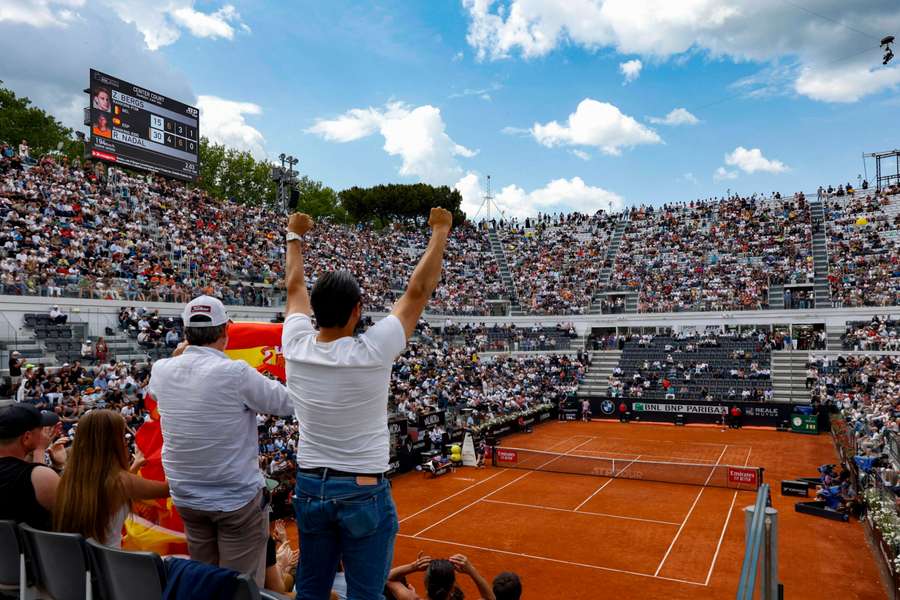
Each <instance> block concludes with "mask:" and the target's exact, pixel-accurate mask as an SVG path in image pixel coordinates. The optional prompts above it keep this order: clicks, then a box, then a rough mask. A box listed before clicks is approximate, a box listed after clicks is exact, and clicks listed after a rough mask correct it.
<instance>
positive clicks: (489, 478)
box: [398, 435, 594, 523]
mask: <svg viewBox="0 0 900 600" xmlns="http://www.w3.org/2000/svg"><path fill="white" fill-rule="evenodd" d="M580 437H588V438H590V439H594V438H593V436H587V435H573V436H572V437H570V438H566V439H564V440H562V441H560V442H557V443H556V444H553V445H552V446H550V448H547V449H548V450H550V449H552V448H555V447H556V446H559V445H560V444H562V443H563V442H571V441H572V440H573V439H575V438H580ZM504 472H505V471H502V470H501V471H497V472H496V473H494V474H493V475H491V476H490V477H485V478H484V479H482V480H481V481H479V482H478V483H473V484H472V485H467V486H466V487H464V488H463V489H461V490H459V491H458V492H456V493H453V494H450V495H449V496H446V497H445V498H442V499H440V500H438V501H437V502H435V503H434V504H431V505H429V506H426V507H425V508H423V509H422V510H420V511H418V512H414V513H413V514H411V515H409V516H408V517H403V518H402V519H400V521H398V522H399V523H403V522H404V521H408V520H409V519H412V518H413V517H417V516H419V515H421V514H422V513H423V512H427V511H429V510H431V509H432V508H434V507H435V506H437V505H438V504H443V503H444V502H446V501H447V500H449V499H450V498H455V497H456V496H459V495H460V494H462V493H464V492H466V491H468V490H471V489H472V488H474V487H477V486H479V485H481V484H482V483H484V482H485V481H490V480H491V479H493V478H494V477H497V476H499V475H500V474H501V473H504Z"/></svg>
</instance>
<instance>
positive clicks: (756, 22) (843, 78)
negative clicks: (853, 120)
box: [462, 0, 900, 102]
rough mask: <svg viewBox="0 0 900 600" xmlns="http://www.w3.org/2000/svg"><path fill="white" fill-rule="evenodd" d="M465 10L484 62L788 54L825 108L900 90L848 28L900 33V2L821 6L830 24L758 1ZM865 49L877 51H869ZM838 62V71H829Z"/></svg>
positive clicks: (550, 0)
mask: <svg viewBox="0 0 900 600" xmlns="http://www.w3.org/2000/svg"><path fill="white" fill-rule="evenodd" d="M823 3H824V4H827V7H826V6H824V5H823ZM462 4H463V7H464V9H465V10H466V11H467V12H468V17H469V26H468V31H467V36H466V40H467V41H468V43H469V45H470V46H471V47H472V48H473V49H474V51H475V56H476V58H477V59H479V60H499V59H505V58H509V57H512V56H515V55H519V56H522V57H524V58H526V59H530V58H535V57H539V56H544V55H546V54H548V53H549V52H552V51H553V50H554V49H556V48H558V47H560V46H564V45H577V46H581V47H583V48H585V49H587V50H590V51H594V50H598V49H603V48H612V49H614V50H615V51H617V52H619V53H621V54H632V55H635V54H636V55H638V56H640V57H642V58H644V57H649V58H652V59H662V60H666V59H670V58H673V57H675V58H676V59H677V58H678V56H679V55H682V56H683V55H685V53H690V52H698V51H699V52H703V53H706V54H707V55H709V56H710V57H712V58H721V57H725V58H729V59H731V60H733V61H735V62H745V61H753V62H758V63H763V64H770V63H775V64H777V63H778V61H779V59H782V58H788V59H790V60H791V61H796V63H797V64H798V65H799V67H800V69H799V70H798V71H797V74H796V75H795V77H796V79H795V80H794V81H795V85H794V88H795V91H796V92H797V93H799V94H802V95H805V96H808V97H810V98H813V99H815V100H821V101H827V102H853V101H855V100H856V99H859V98H861V97H863V96H865V95H868V94H874V93H877V92H879V91H883V90H886V89H892V88H893V87H894V86H897V85H898V78H900V75H898V74H897V71H898V70H900V67H897V66H894V67H891V68H883V67H878V68H872V67H873V65H874V64H876V61H877V60H878V58H879V57H880V55H879V54H878V52H877V48H876V47H875V45H874V44H872V42H873V40H869V41H868V42H867V41H865V40H864V38H863V37H862V36H861V35H860V34H859V33H858V32H855V31H853V30H852V29H851V28H850V27H847V26H845V24H858V25H857V26H861V27H863V28H864V29H865V28H867V27H868V26H869V25H871V24H874V23H877V24H878V26H877V30H876V31H875V32H874V33H875V34H878V35H881V34H882V32H893V31H897V30H900V5H898V4H897V2H896V0H868V1H867V2H824V0H822V2H820V3H819V4H820V5H823V6H822V8H821V10H822V11H823V13H824V14H825V15H827V18H820V17H817V16H815V15H811V14H810V13H809V12H807V11H806V10H804V9H802V8H801V7H799V6H797V5H794V4H793V3H789V2H774V1H770V2H760V1H759V0H679V1H678V2H673V1H672V0H641V1H637V2H636V1H634V0H566V1H565V2H559V1H558V0H462ZM807 4H808V3H807ZM869 28H870V27H869ZM875 39H877V38H875ZM823 40H827V43H823ZM866 44H869V45H871V48H872V51H871V52H865V50H866ZM836 61H840V65H841V66H840V68H830V67H827V65H831V64H834V63H835V62H836ZM823 65H826V66H823ZM885 72H886V73H885Z"/></svg>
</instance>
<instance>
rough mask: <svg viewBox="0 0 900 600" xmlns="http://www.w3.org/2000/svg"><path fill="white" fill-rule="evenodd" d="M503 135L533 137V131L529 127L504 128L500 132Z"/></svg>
mask: <svg viewBox="0 0 900 600" xmlns="http://www.w3.org/2000/svg"><path fill="white" fill-rule="evenodd" d="M500 133H502V134H503V135H531V130H530V129H528V128H527V127H510V126H507V127H504V128H503V129H501V130H500Z"/></svg>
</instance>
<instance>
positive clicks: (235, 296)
mask: <svg viewBox="0 0 900 600" xmlns="http://www.w3.org/2000/svg"><path fill="white" fill-rule="evenodd" d="M9 149H10V148H9V147H7V150H6V152H7V153H8V152H9ZM4 156H5V155H4ZM866 193H867V195H865V196H863V195H860V194H859V193H853V191H852V190H851V193H849V194H845V195H829V194H827V193H825V194H823V195H822V197H823V198H824V199H825V202H826V203H827V205H826V231H827V233H828V236H829V243H830V247H829V261H830V271H831V274H830V282H831V289H832V294H833V297H834V300H835V301H836V302H838V303H842V304H843V305H844V306H884V305H896V304H898V303H900V283H898V281H900V269H898V267H897V264H898V262H900V246H898V244H900V238H898V237H897V236H896V235H894V234H893V233H891V232H893V231H894V230H896V229H897V228H898V227H900V222H898V219H900V214H897V213H894V212H887V211H886V209H888V207H890V206H891V198H892V195H893V194H895V193H896V189H895V188H890V189H887V190H885V191H884V192H882V193H881V194H875V193H874V192H866ZM623 219H625V225H623V226H624V235H623V236H622V238H621V244H620V246H619V249H618V254H617V258H616V259H615V262H614V263H613V262H612V261H611V260H610V259H609V257H608V256H607V252H608V250H609V246H610V243H611V240H612V238H613V233H614V232H615V231H616V228H617V226H619V225H620V224H621V223H622V222H623ZM0 220H2V222H3V223H4V229H3V232H2V233H0V291H2V293H4V294H17V295H45V296H75V297H82V298H112V299H126V300H133V301H157V300H158V301H170V302H185V301H186V300H187V299H189V298H191V297H194V296H196V295H198V294H200V293H207V294H212V295H214V296H216V297H221V298H223V300H224V301H225V302H226V304H238V305H241V304H243V305H257V306H275V305H278V304H280V303H281V302H282V301H283V295H284V282H283V275H284V273H283V262H284V260H283V259H284V249H283V248H281V246H280V245H279V243H278V242H279V241H280V238H279V235H278V231H277V225H276V222H277V219H273V214H272V213H271V212H270V211H269V210H267V209H265V208H261V207H255V206H250V205H245V204H238V203H234V202H230V201H222V200H218V199H215V198H211V197H209V196H208V195H206V194H205V193H203V192H201V191H199V190H197V189H192V188H189V187H186V186H184V185H183V184H181V183H177V182H173V181H167V180H164V179H162V178H154V177H151V176H133V175H129V174H126V173H125V172H123V171H120V170H117V169H115V168H110V169H108V170H104V169H103V168H100V167H99V166H96V165H94V166H92V165H90V164H89V163H86V164H85V165H81V164H79V163H78V162H77V161H76V162H73V163H71V164H69V163H68V162H67V161H66V160H65V159H62V160H60V161H57V160H56V159H54V158H52V157H43V158H41V159H40V161H36V160H35V159H33V158H30V157H29V159H28V161H27V162H23V161H22V160H21V159H20V157H19V155H18V154H13V157H12V158H9V157H4V158H2V159H0ZM861 223H864V224H861ZM492 226H493V227H494V228H495V229H496V231H497V234H498V237H499V239H500V241H501V243H502V246H503V249H504V253H505V259H506V261H507V263H508V266H509V268H510V271H511V275H512V283H513V285H514V287H515V292H516V294H517V296H518V300H519V302H520V305H521V306H522V308H523V309H524V310H525V311H526V312H529V313H532V314H583V313H586V312H588V310H589V309H590V307H591V305H592V303H593V302H594V300H595V299H596V298H598V297H597V294H598V293H599V292H604V291H616V290H624V291H633V292H636V293H639V310H640V311H642V312H660V311H685V310H706V311H709V310H754V309H759V308H765V307H767V306H768V305H769V304H770V300H769V298H768V289H769V287H770V285H780V284H806V283H811V282H812V280H813V260H812V253H811V239H812V231H813V227H818V226H819V225H818V224H816V225H813V224H812V222H811V218H810V211H809V204H808V203H807V201H806V199H805V197H804V196H803V194H796V195H794V196H792V197H790V198H782V197H781V196H780V195H778V194H774V195H772V196H771V197H758V196H755V195H754V196H750V197H740V196H732V197H729V198H724V199H715V200H706V201H695V202H690V203H686V204H685V203H682V204H669V205H664V206H662V207H661V208H655V207H651V206H641V207H633V208H631V209H629V210H627V211H626V212H624V213H613V214H609V213H605V212H603V211H600V212H598V213H596V214H594V215H585V214H580V213H570V214H566V215H561V214H560V215H539V216H538V217H536V218H531V219H526V220H524V221H519V220H501V221H499V222H498V221H493V222H492ZM319 233H320V235H319V236H318V237H317V238H316V239H315V240H311V241H310V248H309V254H310V256H311V257H313V258H315V259H316V263H315V264H317V265H322V267H321V268H336V267H341V268H347V269H348V270H350V271H351V272H353V273H355V274H356V275H357V277H358V278H359V279H360V282H361V284H362V286H363V289H364V292H365V296H366V307H367V309H369V310H373V311H385V310H387V309H388V308H389V307H390V306H391V305H392V303H393V301H394V300H395V299H396V298H397V293H398V292H399V290H400V284H401V283H402V282H403V281H405V280H406V278H407V277H408V275H409V269H410V265H409V258H410V256H416V255H418V254H419V253H420V252H421V250H422V249H423V248H424V245H425V241H426V238H425V237H424V236H423V234H422V233H421V232H419V231H416V230H414V229H410V228H408V227H404V226H401V225H399V224H397V225H393V226H389V227H386V228H384V229H383V230H375V229H373V228H371V227H368V226H362V225H356V226H347V225H337V224H329V223H320V224H319ZM447 256H448V259H449V260H448V262H447V268H446V270H445V272H444V276H443V277H444V279H443V284H442V285H441V286H440V287H439V288H438V289H437V290H436V293H435V298H434V299H433V302H432V304H431V305H430V306H429V310H430V311H431V312H435V313H446V314H451V315H452V314H459V315H481V314H490V313H491V312H492V311H493V310H495V307H496V310H501V311H502V310H503V309H502V307H503V306H504V305H505V301H506V300H507V299H508V298H509V296H510V295H511V291H510V290H507V289H506V286H505V284H504V283H503V280H502V278H501V277H500V274H499V265H498V262H497V259H496V257H495V256H494V254H493V253H492V251H491V245H490V242H489V236H488V234H487V232H486V230H485V229H483V228H479V227H474V226H463V227H457V228H454V230H453V232H451V234H450V236H449V238H448V243H447ZM317 268H319V267H317ZM372 273H378V276H377V277H375V276H372V275H371V274H372ZM607 274H608V277H607ZM316 276H317V274H316V273H312V274H311V276H310V280H311V281H312V282H314V281H315V279H316ZM804 294H806V296H808V293H807V292H805V291H803V290H801V291H798V292H796V293H795V296H796V297H792V298H791V301H790V304H789V307H797V308H802V307H804V306H806V305H808V304H809V303H810V302H811V300H810V298H809V297H806V296H804ZM616 302H618V304H616ZM623 309H624V304H623V301H622V300H621V298H620V299H618V300H614V301H612V303H610V302H609V301H607V306H606V307H605V309H604V312H618V311H621V310H623Z"/></svg>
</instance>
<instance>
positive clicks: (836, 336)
mask: <svg viewBox="0 0 900 600" xmlns="http://www.w3.org/2000/svg"><path fill="white" fill-rule="evenodd" d="M845 333H847V330H846V328H844V327H829V326H827V325H826V326H825V347H826V348H827V349H828V350H843V349H844V340H843V337H844V334H845Z"/></svg>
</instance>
